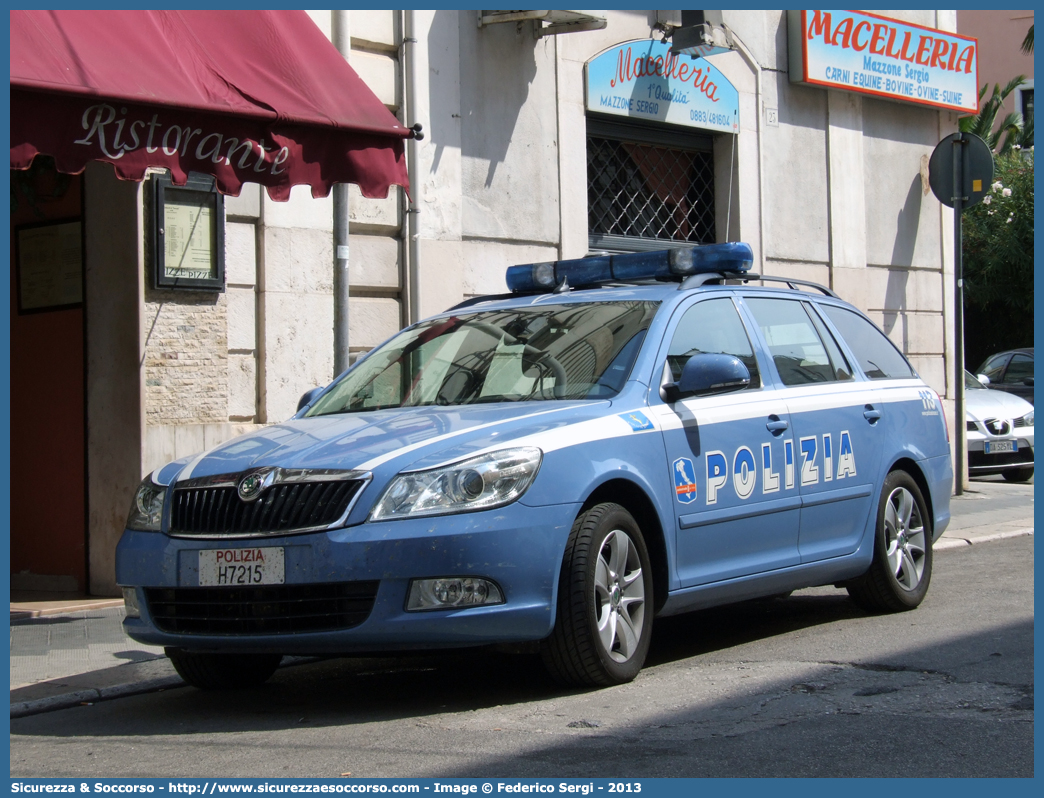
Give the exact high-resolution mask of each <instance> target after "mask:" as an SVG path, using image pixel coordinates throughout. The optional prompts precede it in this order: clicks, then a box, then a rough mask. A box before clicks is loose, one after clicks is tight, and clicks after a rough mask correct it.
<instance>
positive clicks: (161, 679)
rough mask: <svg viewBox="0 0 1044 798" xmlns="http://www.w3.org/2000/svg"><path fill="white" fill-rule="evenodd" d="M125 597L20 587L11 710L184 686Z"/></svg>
mask: <svg viewBox="0 0 1044 798" xmlns="http://www.w3.org/2000/svg"><path fill="white" fill-rule="evenodd" d="M950 509H951V513H952V516H953V517H952V520H951V521H950V525H949V527H948V528H947V530H946V533H945V534H944V535H943V537H942V538H940V539H939V541H938V542H936V544H935V550H936V551H942V550H946V549H952V548H961V547H964V546H974V545H979V544H983V543H988V542H990V541H994V540H1001V539H1004V538H1010V537H1018V536H1021V535H1032V534H1033V485H1032V484H1029V485H1013V484H1008V483H1007V482H1004V481H1003V480H1002V479H1001V478H1000V477H995V478H990V479H984V480H976V481H974V482H972V484H971V488H970V490H968V491H967V492H965V493H964V494H963V495H962V496H959V497H958V496H954V497H951V499H950ZM122 623H123V600H122V599H111V598H106V599H95V598H90V597H85V596H69V595H68V594H64V595H61V594H59V595H47V594H30V593H24V594H12V596H11V717H12V718H18V717H23V716H26V715H34V714H37V713H39V712H47V711H50V710H54V709H65V708H67V707H73V706H78V705H80V704H92V703H94V702H95V701H104V700H108V699H110V698H118V697H121V696H128V695H137V694H139V693H147V692H152V691H156V690H165V689H172V688H177V687H182V686H184V682H182V681H181V678H180V677H179V676H178V675H177V674H176V673H175V672H174V668H173V667H171V664H170V661H169V660H168V659H167V658H166V657H165V656H163V649H162V648H158V647H155V646H146V645H142V644H141V643H137V642H135V641H134V640H131V639H130V638H129V637H127V636H126V635H125V634H124V633H123V628H122Z"/></svg>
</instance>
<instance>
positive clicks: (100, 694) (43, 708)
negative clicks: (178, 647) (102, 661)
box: [11, 675, 185, 718]
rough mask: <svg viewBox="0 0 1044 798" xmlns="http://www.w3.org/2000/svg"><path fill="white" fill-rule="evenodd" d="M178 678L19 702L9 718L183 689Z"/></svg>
mask: <svg viewBox="0 0 1044 798" xmlns="http://www.w3.org/2000/svg"><path fill="white" fill-rule="evenodd" d="M184 686H185V682H183V681H182V680H181V677H180V676H176V675H175V676H161V677H160V678H158V679H147V680H145V681H143V682H132V683H130V684H117V685H114V686H113V687H101V688H95V687H92V688H90V689H89V690H77V691H76V692H74V693H64V694H62V695H53V696H48V697H47V698H38V699H36V700H34V701H19V702H17V703H14V704H11V717H12V718H24V717H26V716H28V715H39V714H40V713H41V712H53V711H54V710H57V709H69V708H70V707H77V706H80V705H82V704H93V703H95V702H97V701H109V700H111V699H113V698H126V697H127V696H132V695H141V694H142V693H155V692H157V691H159V690H168V689H170V688H173V687H184Z"/></svg>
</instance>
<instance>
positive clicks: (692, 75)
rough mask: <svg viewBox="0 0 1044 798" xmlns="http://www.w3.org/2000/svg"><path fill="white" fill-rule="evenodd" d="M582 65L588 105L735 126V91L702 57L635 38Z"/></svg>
mask: <svg viewBox="0 0 1044 798" xmlns="http://www.w3.org/2000/svg"><path fill="white" fill-rule="evenodd" d="M584 69H585V73H586V80H585V82H584V88H585V90H586V93H587V97H586V108H587V110H588V111H591V112H593V113H599V114H610V115H612V116H625V117H628V118H630V119H645V120H648V121H651V122H667V123H668V124H672V125H682V126H684V127H696V128H703V129H705V130H714V131H718V132H720V133H737V132H739V92H738V91H736V88H735V87H734V86H733V85H732V84H731V83H730V82H729V80H728V78H726V77H725V76H724V75H723V74H721V72H720V71H719V70H718V69H717V68H716V67H715V66H714V65H713V64H711V63H710V61H708V60H707V59H705V58H695V59H694V58H692V57H690V56H688V55H672V54H671V48H670V46H669V45H666V44H661V43H660V42H658V41H656V40H654V39H639V40H636V41H632V42H624V43H623V44H618V45H616V46H615V47H610V48H609V49H608V50H603V51H602V52H601V53H599V54H598V55H596V56H595V57H594V58H592V59H591V60H590V61H588V62H587V64H586V66H585V68H584Z"/></svg>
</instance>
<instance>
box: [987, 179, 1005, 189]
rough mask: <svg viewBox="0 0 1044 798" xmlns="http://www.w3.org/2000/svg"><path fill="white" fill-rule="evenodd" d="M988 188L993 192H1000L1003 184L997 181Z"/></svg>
mask: <svg viewBox="0 0 1044 798" xmlns="http://www.w3.org/2000/svg"><path fill="white" fill-rule="evenodd" d="M990 188H991V189H993V190H994V191H1000V190H1001V189H1002V188H1004V184H1003V183H1002V182H1001V181H999V180H998V181H997V182H996V183H994V184H993V185H992V186H990Z"/></svg>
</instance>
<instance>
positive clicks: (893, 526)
mask: <svg viewBox="0 0 1044 798" xmlns="http://www.w3.org/2000/svg"><path fill="white" fill-rule="evenodd" d="M931 579H932V535H931V528H930V527H929V524H928V510H927V507H926V505H925V502H924V497H923V496H922V495H921V489H920V488H919V487H917V483H916V482H915V481H914V479H913V477H911V476H910V475H909V474H907V473H906V472H905V471H893V472H892V473H890V474H889V475H888V477H887V478H886V479H885V483H884V487H883V488H882V489H881V499H880V502H879V503H878V510H877V532H876V535H875V540H874V559H873V562H872V564H871V565H870V569H869V570H868V571H867V572H866V573H865V574H863V576H861V577H860V578H858V579H855V580H853V581H852V582H849V583H848V585H846V587H847V588H848V594H849V595H850V596H851V597H852V599H853V600H854V601H855V602H856V603H857V604H858V605H859V606H861V607H862V608H863V609H866V610H870V611H872V612H882V611H883V612H901V611H903V610H912V609H913V608H914V607H916V606H917V605H918V604H920V603H921V602H922V601H923V600H924V597H925V594H927V592H928V584H929V582H931Z"/></svg>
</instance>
